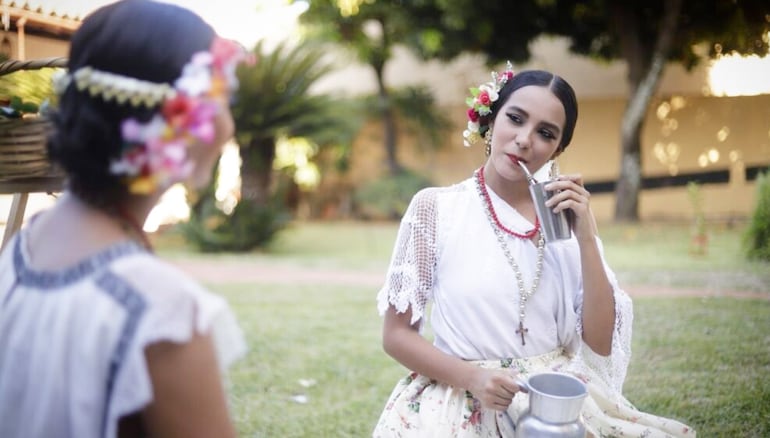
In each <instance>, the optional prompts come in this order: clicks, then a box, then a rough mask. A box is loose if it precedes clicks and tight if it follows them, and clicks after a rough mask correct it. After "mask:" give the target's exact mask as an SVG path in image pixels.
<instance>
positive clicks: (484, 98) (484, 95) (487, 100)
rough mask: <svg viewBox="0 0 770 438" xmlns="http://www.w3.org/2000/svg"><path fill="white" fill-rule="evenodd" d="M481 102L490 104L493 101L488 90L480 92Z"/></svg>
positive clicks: (485, 104)
mask: <svg viewBox="0 0 770 438" xmlns="http://www.w3.org/2000/svg"><path fill="white" fill-rule="evenodd" d="M479 103H480V104H482V105H484V106H489V104H490V103H492V100H491V99H490V98H489V93H487V92H486V91H482V92H480V93H479Z"/></svg>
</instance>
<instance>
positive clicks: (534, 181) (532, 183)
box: [516, 160, 537, 185]
mask: <svg viewBox="0 0 770 438" xmlns="http://www.w3.org/2000/svg"><path fill="white" fill-rule="evenodd" d="M516 162H517V163H519V166H521V168H522V169H524V173H526V174H527V181H529V184H530V185H535V184H537V180H536V179H535V177H534V176H532V174H531V173H530V172H529V169H527V166H526V165H525V164H524V162H523V161H521V160H516Z"/></svg>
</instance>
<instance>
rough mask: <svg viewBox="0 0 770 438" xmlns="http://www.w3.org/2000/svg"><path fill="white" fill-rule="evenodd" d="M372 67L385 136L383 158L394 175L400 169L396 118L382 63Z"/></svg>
mask: <svg viewBox="0 0 770 438" xmlns="http://www.w3.org/2000/svg"><path fill="white" fill-rule="evenodd" d="M372 67H373V68H374V72H375V75H376V76H377V96H378V103H379V108H380V111H381V115H382V127H383V135H384V138H385V160H386V163H387V166H388V172H389V173H390V174H391V175H396V174H397V173H399V172H400V171H401V165H400V164H399V163H398V157H397V153H396V119H395V116H394V115H393V105H392V104H391V102H390V96H389V95H388V89H387V87H386V86H385V79H384V77H383V74H384V73H383V70H384V64H378V65H373V66H372Z"/></svg>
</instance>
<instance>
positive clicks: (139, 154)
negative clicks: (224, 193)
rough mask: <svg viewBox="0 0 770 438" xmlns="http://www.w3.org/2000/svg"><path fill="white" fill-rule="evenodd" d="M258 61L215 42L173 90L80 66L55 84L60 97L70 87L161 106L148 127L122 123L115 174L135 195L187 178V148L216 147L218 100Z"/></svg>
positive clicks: (221, 41) (194, 58)
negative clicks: (239, 70)
mask: <svg viewBox="0 0 770 438" xmlns="http://www.w3.org/2000/svg"><path fill="white" fill-rule="evenodd" d="M243 61H248V62H253V58H251V57H250V56H249V55H248V53H247V52H246V51H245V50H244V49H243V47H242V46H240V45H239V44H238V43H236V42H235V41H231V40H227V39H224V38H220V37H216V38H214V40H213V41H212V43H211V48H210V49H209V50H208V51H202V52H198V53H195V54H194V55H193V56H192V59H191V60H190V62H188V63H187V64H186V65H185V66H184V68H183V70H182V75H181V76H180V77H179V78H178V79H177V80H176V81H175V82H174V84H173V85H171V84H165V83H156V82H150V81H144V80H140V79H136V78H132V77H129V76H124V75H120V74H116V73H111V72H105V71H101V70H97V69H94V68H92V67H81V68H79V69H77V70H76V71H75V72H73V73H71V74H65V75H62V76H60V77H59V78H57V79H55V82H54V84H55V89H56V91H57V92H58V93H59V94H61V93H63V92H64V90H66V88H67V87H68V86H70V84H73V83H74V86H75V87H76V88H77V89H78V90H79V91H81V92H84V93H88V94H89V95H90V96H91V97H93V98H99V99H102V100H104V101H105V102H112V101H114V102H115V103H117V104H119V105H126V104H128V105H131V106H133V107H137V108H139V107H142V106H144V107H146V108H148V109H152V108H155V107H158V106H160V108H159V109H158V112H157V113H156V114H155V115H154V116H153V117H152V119H150V121H148V122H140V121H138V120H137V119H135V118H127V119H125V120H123V121H122V122H121V133H122V137H123V150H122V153H121V156H120V157H119V158H118V159H115V160H113V161H112V162H111V163H110V173H112V174H113V175H117V176H122V177H123V178H124V180H125V183H126V184H127V187H128V190H129V192H131V193H134V194H149V193H152V192H154V191H156V190H157V189H158V188H167V187H170V186H171V185H172V184H174V183H176V182H180V181H183V180H184V179H186V178H187V177H188V176H189V175H190V173H191V172H192V169H193V164H192V163H191V162H190V161H189V159H188V157H187V147H188V146H189V145H190V144H192V143H193V142H196V141H199V142H203V143H211V142H212V141H213V139H214V134H215V126H214V124H215V118H216V115H217V114H218V113H219V112H220V111H221V108H220V105H221V104H220V103H219V101H218V98H221V97H224V96H226V95H227V94H228V93H231V92H233V91H235V89H236V88H237V87H238V79H237V77H236V76H235V68H236V67H237V65H238V64H239V63H240V62H243Z"/></svg>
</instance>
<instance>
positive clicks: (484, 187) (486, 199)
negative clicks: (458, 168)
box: [476, 166, 540, 239]
mask: <svg viewBox="0 0 770 438" xmlns="http://www.w3.org/2000/svg"><path fill="white" fill-rule="evenodd" d="M476 179H477V180H478V186H479V190H480V192H481V194H482V197H483V200H484V204H485V205H484V206H485V207H486V208H487V210H489V213H490V215H491V216H492V219H493V220H494V221H495V225H497V227H498V228H500V229H501V230H503V231H504V232H505V233H507V234H510V235H511V236H515V237H518V238H519V239H531V238H533V237H535V235H536V234H537V233H538V231H540V221H539V220H538V219H537V218H535V228H533V229H531V230H529V231H527V232H526V233H523V234H522V233H517V232H515V231H513V230H509V229H508V228H507V227H506V226H505V225H503V224H502V223H501V222H500V219H498V218H497V213H495V207H494V206H493V205H492V199H491V198H490V197H489V192H488V191H487V184H486V182H485V180H484V167H483V166H482V167H480V168H479V170H477V171H476Z"/></svg>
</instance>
